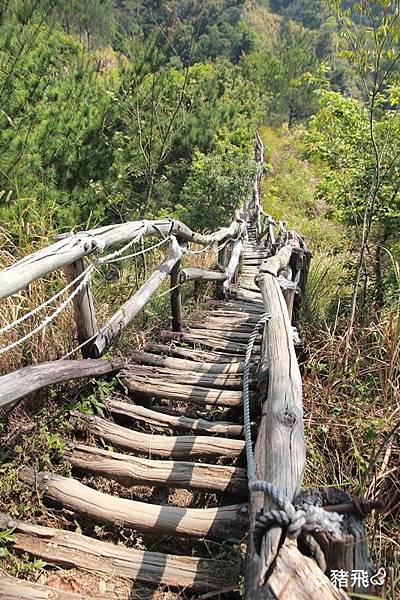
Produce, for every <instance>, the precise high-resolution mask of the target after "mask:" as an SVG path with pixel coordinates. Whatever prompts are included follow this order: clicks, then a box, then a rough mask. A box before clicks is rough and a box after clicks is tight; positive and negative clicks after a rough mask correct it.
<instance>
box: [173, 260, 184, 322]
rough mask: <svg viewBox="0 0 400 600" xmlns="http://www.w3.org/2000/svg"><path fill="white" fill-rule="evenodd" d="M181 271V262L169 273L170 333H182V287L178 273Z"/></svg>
mask: <svg viewBox="0 0 400 600" xmlns="http://www.w3.org/2000/svg"><path fill="white" fill-rule="evenodd" d="M180 271H181V260H180V259H179V260H178V262H177V263H175V265H174V266H173V267H172V271H171V283H170V289H171V315H172V331H182V287H181V283H180V278H179V273H180Z"/></svg>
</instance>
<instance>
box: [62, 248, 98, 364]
mask: <svg viewBox="0 0 400 600" xmlns="http://www.w3.org/2000/svg"><path fill="white" fill-rule="evenodd" d="M85 268H86V264H85V260H84V259H83V258H79V259H78V260H76V261H74V262H72V263H71V264H69V265H66V266H65V267H64V273H65V277H66V279H67V282H68V283H70V282H71V281H73V280H74V279H76V277H78V276H79V275H81V274H82V273H83V271H84V270H85ZM77 285H79V282H78V283H77ZM77 285H76V286H74V288H76V287H77ZM73 304H74V314H75V323H76V329H77V333H78V341H79V344H84V343H85V342H87V341H88V340H90V338H93V336H94V335H95V333H96V331H97V324H96V316H95V311H94V303H93V295H92V290H91V286H90V279H89V280H88V282H87V283H86V284H85V285H84V286H83V288H82V289H81V290H80V291H79V292H78V294H77V295H76V296H75V298H74V299H73ZM93 341H94V340H92V342H88V343H87V344H85V345H84V346H83V347H82V348H81V353H82V356H83V358H90V357H91V356H92V346H93Z"/></svg>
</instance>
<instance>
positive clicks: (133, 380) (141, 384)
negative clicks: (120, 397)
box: [123, 374, 242, 406]
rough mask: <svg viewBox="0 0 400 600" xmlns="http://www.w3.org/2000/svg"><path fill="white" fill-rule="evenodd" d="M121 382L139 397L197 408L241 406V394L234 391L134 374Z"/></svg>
mask: <svg viewBox="0 0 400 600" xmlns="http://www.w3.org/2000/svg"><path fill="white" fill-rule="evenodd" d="M123 382H124V385H125V386H126V388H127V389H128V391H129V392H131V393H134V394H135V395H140V396H151V397H153V398H161V399H164V400H172V401H174V402H188V403H189V404H196V405H199V406H241V403H242V392H241V391H236V390H220V389H213V388H208V387H201V386H197V385H196V386H195V385H184V384H174V383H171V382H169V381H163V380H162V379H157V378H155V379H152V378H151V377H149V376H147V377H145V378H139V377H138V376H137V375H136V374H135V375H134V376H133V377H132V376H131V375H125V377H124V379H123Z"/></svg>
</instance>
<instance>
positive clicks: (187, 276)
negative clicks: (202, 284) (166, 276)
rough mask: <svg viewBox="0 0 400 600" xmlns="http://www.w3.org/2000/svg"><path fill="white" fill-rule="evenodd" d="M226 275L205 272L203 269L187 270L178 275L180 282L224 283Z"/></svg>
mask: <svg viewBox="0 0 400 600" xmlns="http://www.w3.org/2000/svg"><path fill="white" fill-rule="evenodd" d="M226 277H227V275H226V273H221V272H220V271H205V270H204V269H196V268H194V267H193V268H187V269H182V270H181V273H180V279H179V280H180V282H181V283H184V282H185V281H225V279H226Z"/></svg>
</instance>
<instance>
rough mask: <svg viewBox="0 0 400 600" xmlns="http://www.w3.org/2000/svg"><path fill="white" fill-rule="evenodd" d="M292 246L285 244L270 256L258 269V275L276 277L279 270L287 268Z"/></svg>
mask: <svg viewBox="0 0 400 600" xmlns="http://www.w3.org/2000/svg"><path fill="white" fill-rule="evenodd" d="M292 249H293V246H291V245H290V244H286V245H285V246H283V247H282V248H281V249H280V250H279V251H278V252H277V253H276V254H275V255H274V256H270V257H269V258H267V260H266V261H264V262H263V264H262V265H261V267H260V273H270V274H271V275H275V276H276V277H277V276H278V273H279V271H280V270H281V269H284V268H285V267H287V265H288V264H289V261H290V257H291V255H292Z"/></svg>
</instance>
